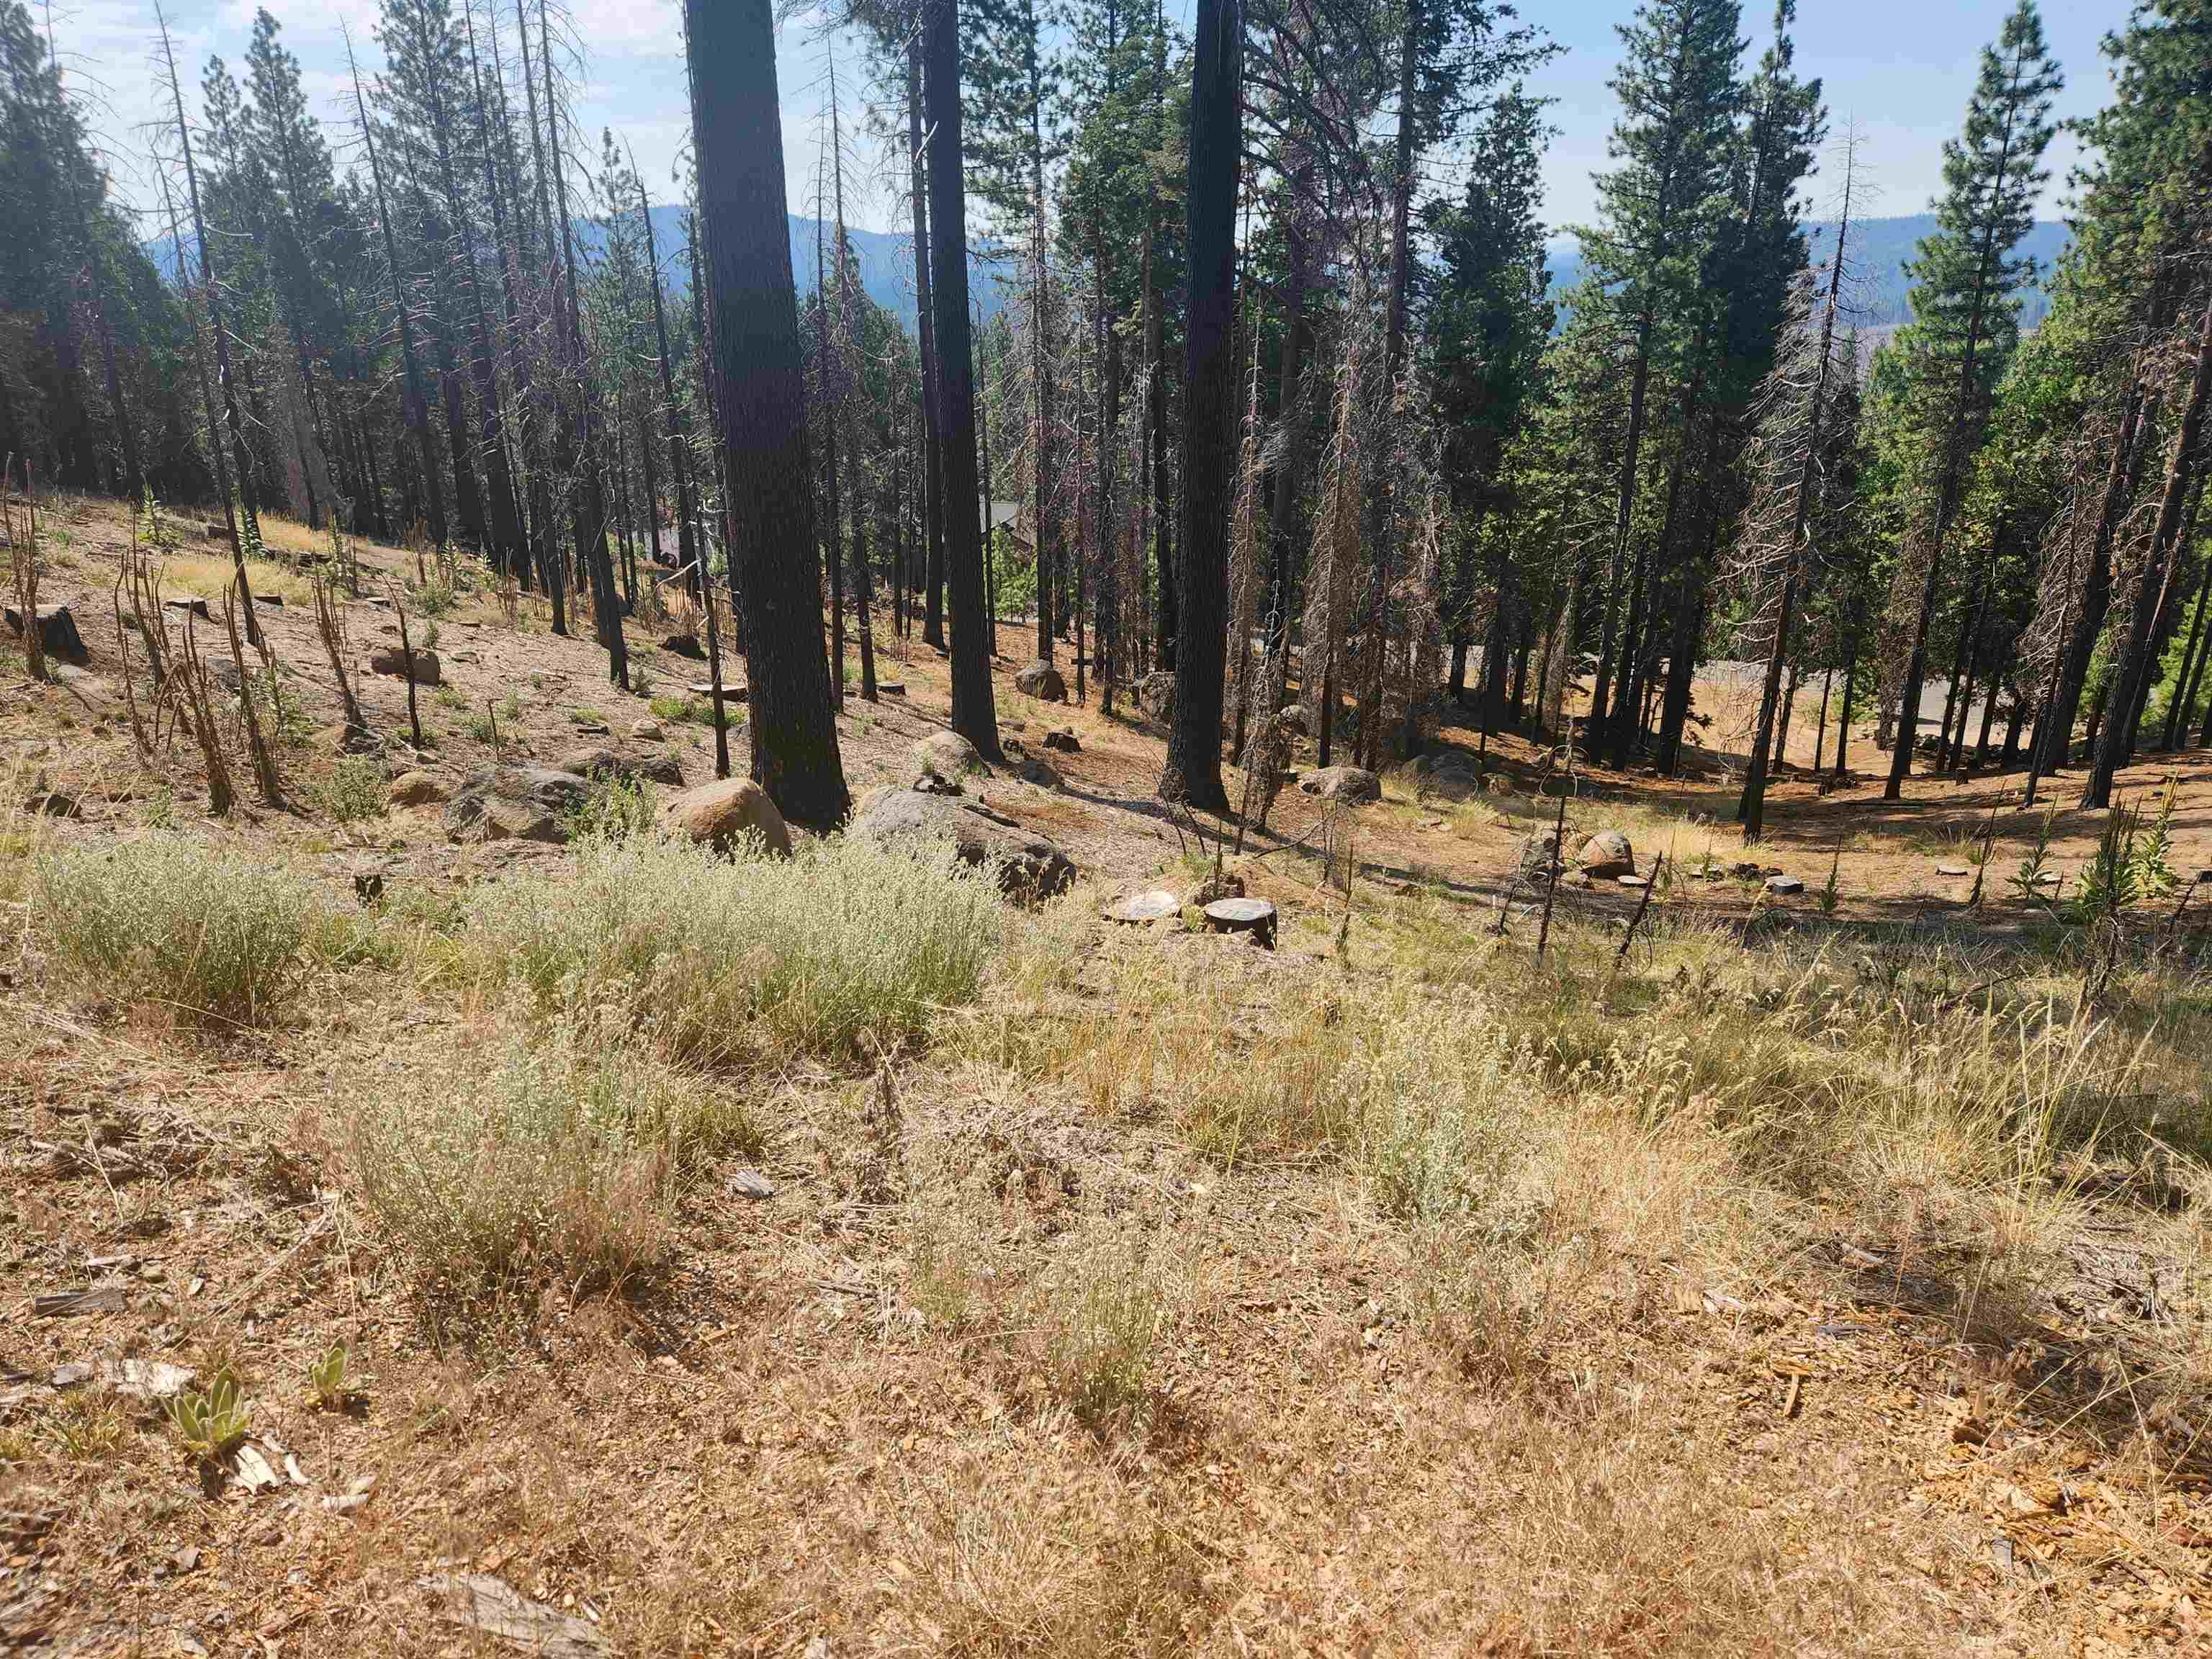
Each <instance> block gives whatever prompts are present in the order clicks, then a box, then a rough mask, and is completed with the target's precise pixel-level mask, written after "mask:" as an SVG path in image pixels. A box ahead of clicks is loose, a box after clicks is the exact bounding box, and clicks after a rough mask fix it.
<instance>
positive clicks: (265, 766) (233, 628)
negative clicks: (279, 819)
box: [222, 582, 284, 806]
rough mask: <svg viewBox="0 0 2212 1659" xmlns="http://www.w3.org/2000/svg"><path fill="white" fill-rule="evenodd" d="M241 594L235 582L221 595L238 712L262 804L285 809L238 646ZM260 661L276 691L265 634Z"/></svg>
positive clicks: (250, 679) (272, 755)
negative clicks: (239, 598)
mask: <svg viewBox="0 0 2212 1659" xmlns="http://www.w3.org/2000/svg"><path fill="white" fill-rule="evenodd" d="M238 593H239V588H238V585H237V584H236V583H235V582H234V583H233V584H231V586H228V587H226V588H225V589H223V591H222V626H223V631H224V632H225V633H226V634H227V635H229V638H230V664H231V666H232V667H233V668H234V669H235V670H236V671H237V672H238V708H239V714H240V719H241V720H244V721H245V724H246V753H247V754H248V755H250V756H251V757H252V760H253V783H254V787H255V789H256V790H257V791H258V793H259V794H260V796H261V804H262V805H264V806H282V805H283V804H284V787H283V780H282V779H280V778H279V777H278V776H277V775H276V756H275V755H274V754H272V753H270V748H269V742H268V739H267V738H264V737H263V736H262V734H261V717H260V715H259V714H257V713H256V712H255V710H254V707H253V677H252V675H250V674H248V673H247V672H246V653H245V652H244V650H243V649H242V648H241V647H240V645H239V641H238ZM261 659H262V663H263V665H264V667H265V668H266V669H267V671H268V674H269V684H270V688H271V690H274V689H275V686H276V658H275V657H274V656H273V655H272V654H271V653H270V649H269V641H268V636H267V634H266V632H265V631H264V634H263V636H262V640H261Z"/></svg>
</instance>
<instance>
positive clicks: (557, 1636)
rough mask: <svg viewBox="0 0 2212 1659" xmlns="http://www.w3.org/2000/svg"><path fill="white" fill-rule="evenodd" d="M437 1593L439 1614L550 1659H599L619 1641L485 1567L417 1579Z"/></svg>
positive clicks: (460, 1624)
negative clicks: (535, 1598)
mask: <svg viewBox="0 0 2212 1659" xmlns="http://www.w3.org/2000/svg"><path fill="white" fill-rule="evenodd" d="M416 1583H419V1584H421V1585H422V1588H423V1589H427V1590H429V1591H430V1592H431V1593H432V1594H434V1595H436V1596H437V1598H438V1603H439V1607H438V1612H439V1617H441V1619H443V1620H446V1622H447V1623H448V1624H453V1625H459V1626H462V1627H463V1628H465V1629H467V1630H476V1631H482V1632H483V1633H484V1634H485V1635H487V1636H489V1637H491V1638H495V1640H498V1641H501V1642H506V1643H508V1644H512V1645H513V1646H515V1647H518V1648H522V1649H525V1650H527V1651H529V1652H531V1653H535V1654H543V1655H546V1656H548V1659H599V1655H602V1654H607V1653H611V1652H613V1651H614V1644H612V1643H611V1642H609V1641H608V1640H607V1638H605V1636H604V1635H602V1634H601V1633H600V1632H599V1629H598V1627H597V1626H593V1625H592V1624H591V1623H589V1622H588V1621H586V1620H582V1619H578V1618H576V1617H574V1615H573V1614H570V1613H563V1612H562V1611H561V1609H560V1608H558V1607H548V1606H547V1605H546V1604H545V1603H544V1602H543V1601H531V1600H529V1599H528V1598H527V1597H526V1596H525V1595H522V1593H521V1592H520V1591H519V1590H516V1589H513V1588H512V1587H511V1586H509V1585H507V1583H503V1582H502V1581H501V1580H500V1579H497V1578H494V1577H491V1576H490V1575H489V1573H481V1572H434V1573H429V1574H427V1575H425V1576H424V1577H422V1578H420V1579H417V1580H416Z"/></svg>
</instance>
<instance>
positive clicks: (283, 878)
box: [32, 834, 326, 1026]
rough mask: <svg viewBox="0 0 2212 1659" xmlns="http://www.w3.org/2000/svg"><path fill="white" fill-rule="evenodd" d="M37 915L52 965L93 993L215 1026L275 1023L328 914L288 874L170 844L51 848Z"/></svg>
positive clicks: (39, 883) (201, 846) (43, 862)
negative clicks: (151, 1007) (150, 1006)
mask: <svg viewBox="0 0 2212 1659" xmlns="http://www.w3.org/2000/svg"><path fill="white" fill-rule="evenodd" d="M32 909H33V921H34V923H35V925H36V927H37V928H38V931H39V934H40V938H41V939H43V940H44V941H45V943H46V946H47V948H48V949H49V950H50V951H52V955H53V958H54V961H55V963H57V965H58V967H59V968H60V969H62V971H63V972H64V975H66V976H68V977H69V978H71V979H73V980H75V981H77V982H78V983H79V984H80V985H81V986H82V988H83V989H84V990H86V991H87V992H88V993H90V994H94V995H98V996H101V997H105V998H108V999H111V1000H120V1001H124V1002H130V1003H140V1004H147V1005H155V1006H161V1007H164V1008H167V1009H170V1010H173V1011H174V1012H178V1013H180V1014H182V1015H184V1016H185V1017H186V1018H191V1019H193V1020H196V1021H199V1022H201V1023H204V1024H210V1025H218V1026H232V1025H265V1024H270V1023H271V1022H272V1021H273V1020H274V1019H276V1018H277V1016H278V1014H279V1013H280V1012H282V1010H283V1006H284V1005H285V1003H286V1001H287V1000H289V997H290V996H291V995H292V994H293V992H294V991H295V989H296V988H297V987H298V985H299V982H300V980H301V975H302V972H303V970H304V969H305V967H306V966H307V963H308V961H309V960H311V959H312V957H313V955H314V954H315V952H314V950H313V945H314V941H315V939H316V938H317V937H318V936H319V933H320V923H321V921H322V919H323V917H324V915H325V914H326V910H325V906H324V904H323V902H322V901H321V899H320V898H319V896H318V895H317V893H316V891H315V890H314V888H313V886H312V884H310V883H309V882H308V881H307V878H305V877H303V876H301V875H300V874H299V873H297V872H295V871H293V870H291V869H289V868H288V867H286V866H283V865H282V864H271V863H270V862H269V861H268V860H257V859H251V858H247V857H245V856H242V855H240V854H232V853H229V852H227V851H225V850H223V849H222V848H217V847H214V846H210V845H208V844H206V843H204V842H197V841H191V840H188V839H186V838H185V837H184V836H173V835H161V834H155V835H149V836H146V837H145V838H144V839H143V840H139V841H131V842H121V843H119V844H116V845H113V846H107V847H97V846H91V845H82V844H80V845H70V844H67V843H60V842H57V843H52V844H50V845H48V846H46V847H44V848H41V849H40V851H39V853H38V854H37V856H36V859H35V862H34V866H33V877H32Z"/></svg>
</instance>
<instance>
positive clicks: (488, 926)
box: [455, 837, 1008, 1062]
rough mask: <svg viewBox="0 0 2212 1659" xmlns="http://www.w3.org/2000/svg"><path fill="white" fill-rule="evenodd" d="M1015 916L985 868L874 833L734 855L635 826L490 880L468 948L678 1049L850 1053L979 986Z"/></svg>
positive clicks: (496, 983) (547, 995)
mask: <svg viewBox="0 0 2212 1659" xmlns="http://www.w3.org/2000/svg"><path fill="white" fill-rule="evenodd" d="M1007 926H1008V922H1007V919H1006V911H1005V908H1004V906H1003V905H1002V904H1001V903H1000V899H999V896H998V891H997V889H996V887H995V886H994V884H992V883H991V881H990V880H989V879H988V878H985V877H981V876H978V875H977V874H975V873H974V872H969V871H967V870H966V869H964V868H963V867H960V866H950V865H946V864H941V863H939V862H937V861H935V860H921V859H916V858H912V857H908V856H907V855H905V854H902V853H897V852H892V851H887V850H884V849H883V848H876V847H873V846H871V845H869V844H868V843H866V842H859V841H854V840H848V839H845V838H839V839H835V840H829V841H820V842H809V843H808V844H807V845H806V846H805V847H804V848H802V849H801V850H800V852H799V856H798V857H796V858H794V859H791V860H772V859H769V858H768V857H766V856H764V855H757V854H756V855H752V856H745V857H739V858H737V859H734V860H725V859H719V858H716V857H714V856H712V855H711V854H708V853H706V852H703V851H701V850H698V849H696V848H691V847H690V846H688V845H684V844H680V843H676V842H665V841H661V840H658V839H655V838H652V837H638V838H633V839H630V840H628V841H623V842H602V841H594V842H586V844H585V845H584V846H583V847H582V848H580V850H579V852H578V854H577V859H576V863H575V865H574V868H573V870H569V871H564V872H562V873H561V874H559V875H557V876H554V877H550V878H536V879H529V880H510V881H506V882H502V883H501V884H498V885H497V886H496V887H494V888H491V889H489V890H487V891H486V892H485V893H484V894H483V896H482V897H481V898H480V899H478V901H477V903H476V905H475V907H474V908H473V910H472V911H471V915H470V918H469V921H468V925H467V927H465V929H464V931H463V933H462V935H461V937H460V939H459V942H458V944H457V945H456V947H455V948H456V949H457V951H458V952H459V957H460V959H461V965H462V966H463V967H464V969H465V971H467V972H468V973H470V974H471V975H473V976H474V977H475V979H476V980H477V981H478V983H479V984H480V985H482V986H483V987H485V988H487V989H495V988H496V987H503V986H507V985H513V986H514V987H518V988H520V989H521V990H523V991H524V992H526V994H528V996H529V997H530V999H531V1000H532V1003H533V1004H534V1005H535V1006H537V1008H538V1010H539V1011H540V1012H556V1011H557V1010H560V1009H562V1008H565V1007H569V1006H586V1007H590V1008H594V1009H607V1010H618V1011H620V1012H622V1013H623V1014H624V1015H625V1016H626V1017H627V1018H630V1019H632V1020H634V1021H635V1024H637V1025H638V1026H639V1027H640V1028H641V1030H645V1031H647V1032H648V1033H649V1034H650V1035H651V1036H652V1037H653V1039H654V1040H655V1041H656V1042H659V1044H660V1045H661V1046H662V1047H663V1048H665V1050H666V1051H667V1052H668V1053H670V1054H674V1055H676V1056H677V1057H678V1058H679V1059H683V1060H696V1061H706V1062H720V1061H725V1060H746V1059H751V1058H759V1057H769V1056H773V1057H775V1058H779V1059H781V1058H783V1057H786V1056H788V1055H790V1054H794V1053H796V1054H807V1055H811V1056H813V1057H815V1058H817V1059H822V1060H831V1061H850V1060H855V1059H858V1058H860V1057H862V1056H865V1055H867V1054H872V1053H876V1052H881V1051H884V1050H889V1049H892V1048H898V1047H900V1046H902V1045H903V1044H905V1043H907V1042H909V1041H911V1040H914V1039H915V1038H918V1037H920V1036H921V1035H922V1034H923V1032H924V1031H925V1030H926V1029H927V1025H928V1024H929V1021H930V1018H931V1016H932V1014H933V1012H935V1011H936V1010H937V1009H939V1008H940V1007H945V1006H957V1005H959V1004H963V1003H965V1002H968V1001H969V1000H972V999H973V998H974V997H975V994H976V992H977V990H978V989H979V988H980V987H981V984H982V981H983V977H984V973H985V970H986V969H987V968H988V966H989V965H990V963H991V960H992V957H993V955H994V951H995V950H996V948H997V945H998V944H999V941H1000V936H1001V933H1002V932H1003V930H1004V929H1005V928H1006V927H1007Z"/></svg>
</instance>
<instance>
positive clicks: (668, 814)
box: [660, 778, 791, 858]
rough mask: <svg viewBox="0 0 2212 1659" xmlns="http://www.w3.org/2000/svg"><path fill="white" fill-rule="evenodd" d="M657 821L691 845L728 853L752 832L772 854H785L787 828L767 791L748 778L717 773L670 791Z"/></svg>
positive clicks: (788, 837) (787, 852)
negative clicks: (717, 778) (710, 778)
mask: <svg viewBox="0 0 2212 1659" xmlns="http://www.w3.org/2000/svg"><path fill="white" fill-rule="evenodd" d="M660 823H661V827H662V828H663V829H666V830H667V831H669V832H670V833H671V834H674V835H680V836H684V838H685V839H686V840H688V841H690V842H691V844H692V845H693V846H695V847H706V848H712V849H713V850H714V851H715V852H717V853H721V854H730V853H734V852H735V851H737V849H738V848H739V847H740V846H742V845H744V842H745V841H746V839H747V837H748V836H749V835H757V836H759V838H760V841H761V842H762V845H763V847H764V848H765V849H766V850H767V851H768V852H769V854H771V855H772V856H774V857H776V858H789V857H790V856H791V831H790V829H788V828H787V827H786V825H785V823H784V822H783V814H782V813H781V812H779V811H776V808H775V802H774V801H772V800H770V799H769V795H768V791H767V790H765V789H763V788H762V787H760V785H758V784H757V783H755V782H754V781H752V780H751V779H750V778H723V779H721V780H720V781H717V782H714V783H702V784H701V785H699V786H698V787H696V788H692V789H687V790H685V791H684V793H682V794H680V795H672V796H671V797H670V798H669V799H667V800H666V801H665V802H663V803H662V805H661V808H660Z"/></svg>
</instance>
